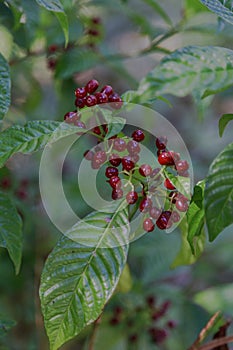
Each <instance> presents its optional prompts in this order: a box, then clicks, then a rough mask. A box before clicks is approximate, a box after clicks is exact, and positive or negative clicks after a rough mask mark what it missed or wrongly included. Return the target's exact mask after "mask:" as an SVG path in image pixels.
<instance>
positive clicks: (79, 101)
mask: <svg viewBox="0 0 233 350" xmlns="http://www.w3.org/2000/svg"><path fill="white" fill-rule="evenodd" d="M75 106H76V107H78V108H83V107H85V99H84V98H76V100H75Z"/></svg>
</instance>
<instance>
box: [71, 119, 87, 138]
mask: <svg viewBox="0 0 233 350" xmlns="http://www.w3.org/2000/svg"><path fill="white" fill-rule="evenodd" d="M74 125H75V126H77V127H78V128H81V129H86V124H85V123H84V122H82V121H81V120H77V121H75V122H74ZM77 134H78V135H82V133H78V132H77Z"/></svg>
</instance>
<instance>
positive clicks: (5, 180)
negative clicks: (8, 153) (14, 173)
mask: <svg viewBox="0 0 233 350" xmlns="http://www.w3.org/2000/svg"><path fill="white" fill-rule="evenodd" d="M28 187H29V180H28V179H22V180H20V181H14V182H13V180H12V177H11V175H10V174H9V175H7V176H3V177H1V179H0V189H2V190H4V191H9V192H11V193H12V194H14V195H15V197H17V198H18V199H19V200H20V201H25V200H27V199H29V188H28Z"/></svg>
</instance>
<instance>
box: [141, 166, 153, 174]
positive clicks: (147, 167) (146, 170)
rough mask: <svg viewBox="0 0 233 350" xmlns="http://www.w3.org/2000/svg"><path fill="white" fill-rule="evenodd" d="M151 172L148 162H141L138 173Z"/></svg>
mask: <svg viewBox="0 0 233 350" xmlns="http://www.w3.org/2000/svg"><path fill="white" fill-rule="evenodd" d="M151 172H152V168H151V166H150V165H149V164H142V165H141V166H140V168H139V173H140V174H141V175H142V176H150V174H151Z"/></svg>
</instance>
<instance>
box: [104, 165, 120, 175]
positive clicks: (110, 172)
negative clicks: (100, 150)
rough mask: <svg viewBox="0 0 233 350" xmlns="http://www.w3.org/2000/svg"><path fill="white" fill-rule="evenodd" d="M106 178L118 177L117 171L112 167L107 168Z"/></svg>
mask: <svg viewBox="0 0 233 350" xmlns="http://www.w3.org/2000/svg"><path fill="white" fill-rule="evenodd" d="M105 175H106V177H108V178H110V177H112V176H118V169H117V168H114V167H113V166H108V167H107V168H106V171H105Z"/></svg>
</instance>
